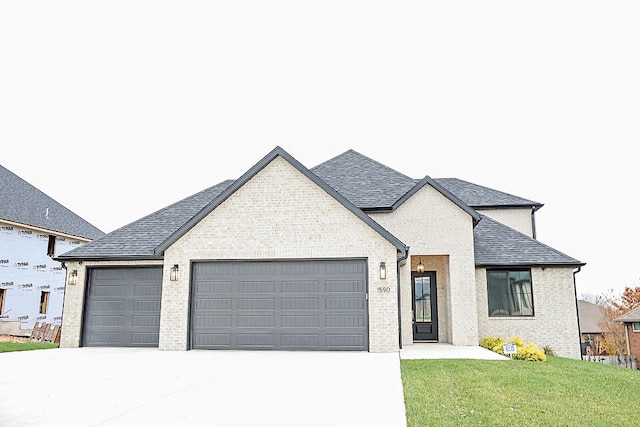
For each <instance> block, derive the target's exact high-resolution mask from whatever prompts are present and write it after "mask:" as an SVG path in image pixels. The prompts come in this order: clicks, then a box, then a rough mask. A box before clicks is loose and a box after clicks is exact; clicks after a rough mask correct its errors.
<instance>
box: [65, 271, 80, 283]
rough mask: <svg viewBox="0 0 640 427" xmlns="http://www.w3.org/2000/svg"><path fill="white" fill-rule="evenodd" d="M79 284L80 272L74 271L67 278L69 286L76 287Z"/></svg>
mask: <svg viewBox="0 0 640 427" xmlns="http://www.w3.org/2000/svg"><path fill="white" fill-rule="evenodd" d="M77 283H78V270H72V271H70V272H69V277H68V278H67V285H73V286H75V285H76V284H77Z"/></svg>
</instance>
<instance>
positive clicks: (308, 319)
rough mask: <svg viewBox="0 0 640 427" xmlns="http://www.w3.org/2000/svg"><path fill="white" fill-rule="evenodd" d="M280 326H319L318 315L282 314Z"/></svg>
mask: <svg viewBox="0 0 640 427" xmlns="http://www.w3.org/2000/svg"><path fill="white" fill-rule="evenodd" d="M280 326H281V327H282V328H317V327H319V326H320V316H304V315H301V316H288V315H285V316H282V318H281V323H280Z"/></svg>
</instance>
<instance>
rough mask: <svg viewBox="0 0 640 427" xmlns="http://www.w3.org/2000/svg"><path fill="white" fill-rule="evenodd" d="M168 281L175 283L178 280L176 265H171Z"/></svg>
mask: <svg viewBox="0 0 640 427" xmlns="http://www.w3.org/2000/svg"><path fill="white" fill-rule="evenodd" d="M169 280H171V281H172V282H175V281H177V280H178V264H173V267H171V271H170V272H169Z"/></svg>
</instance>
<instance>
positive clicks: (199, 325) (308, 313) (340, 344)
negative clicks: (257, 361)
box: [190, 260, 368, 351]
mask: <svg viewBox="0 0 640 427" xmlns="http://www.w3.org/2000/svg"><path fill="white" fill-rule="evenodd" d="M192 271H193V272H194V278H193V286H192V297H191V298H192V299H191V307H192V314H191V332H190V333H191V347H192V348H203V349H207V348H208V349H287V350H296V349H299V350H360V351H363V350H367V348H368V323H367V306H366V298H365V297H366V261H365V260H329V261H324V260H323V261H297V260H291V261H274V262H263V261H230V262H203V263H196V264H194V268H193V270H192ZM216 272H217V273H218V274H216ZM257 275H260V277H256V276H257ZM221 282H224V283H226V284H227V285H226V286H224V287H220V286H218V287H215V286H212V285H211V284H213V283H221ZM223 302H224V303H223Z"/></svg>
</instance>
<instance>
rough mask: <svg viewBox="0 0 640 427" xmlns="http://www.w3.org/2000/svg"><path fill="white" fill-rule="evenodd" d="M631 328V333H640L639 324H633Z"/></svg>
mask: <svg viewBox="0 0 640 427" xmlns="http://www.w3.org/2000/svg"><path fill="white" fill-rule="evenodd" d="M631 328H633V332H640V322H633V323H632V324H631Z"/></svg>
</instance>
